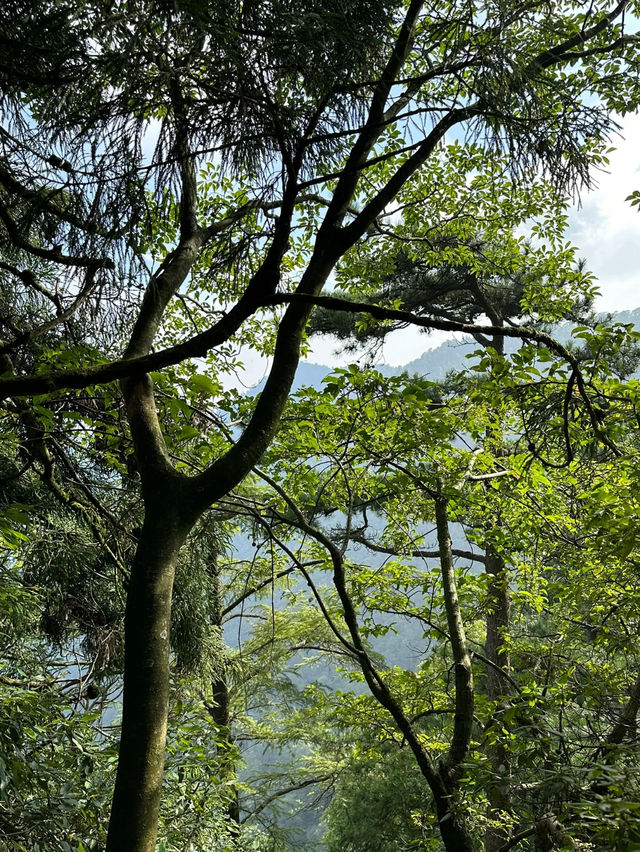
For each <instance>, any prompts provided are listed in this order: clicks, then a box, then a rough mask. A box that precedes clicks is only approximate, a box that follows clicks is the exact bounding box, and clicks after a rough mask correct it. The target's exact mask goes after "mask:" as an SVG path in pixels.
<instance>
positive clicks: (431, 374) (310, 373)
mask: <svg viewBox="0 0 640 852" xmlns="http://www.w3.org/2000/svg"><path fill="white" fill-rule="evenodd" d="M601 317H602V321H603V322H604V321H607V322H611V323H624V324H627V323H632V324H633V325H634V326H636V328H638V329H640V308H636V309H635V310H633V311H617V312H616V313H612V314H602V315H601ZM576 325H577V323H574V322H562V323H558V324H557V325H555V326H553V327H552V328H551V329H550V333H551V334H552V335H553V337H555V338H556V339H557V340H558V341H559V342H560V343H567V341H569V340H570V339H571V332H572V330H573V329H574V328H575V327H576ZM428 339H429V338H428V336H425V343H426V342H427V341H428ZM516 346H517V343H516V341H507V347H506V348H507V351H509V350H511V351H513V350H514V349H515V348H516ZM336 348H337V349H338V348H339V343H338V342H336ZM479 348H480V344H479V343H477V342H476V341H475V340H473V338H471V337H462V338H460V339H458V340H454V339H452V340H450V341H447V342H445V343H442V344H441V345H440V346H437V347H435V348H433V349H426V350H425V352H423V354H422V355H421V356H420V357H419V358H416V359H414V360H413V361H410V362H409V363H408V364H404V365H401V366H397V367H392V366H389V365H388V364H373V366H374V367H375V369H377V370H379V371H380V372H381V373H382V374H383V375H384V376H399V375H401V374H402V373H409V374H413V373H415V374H417V375H421V376H426V377H427V378H429V379H431V380H432V381H440V380H441V379H443V378H444V377H445V376H446V374H447V373H448V372H449V371H450V370H462V369H464V368H465V366H469V361H470V360H471V359H470V358H469V356H470V355H472V354H473V352H475V350H476V349H479ZM349 361H351V363H362V364H363V365H364V364H365V362H366V356H365V355H364V354H361V353H354V354H353V355H352V356H351V357H349V355H348V354H346V355H345V363H349ZM332 371H333V368H332V367H327V366H325V365H324V364H314V363H312V362H308V361H302V362H301V363H300V366H299V367H298V371H297V373H296V378H295V381H294V384H293V390H294V391H296V390H299V389H300V388H302V387H306V386H309V385H310V386H312V387H320V385H321V384H322V380H323V379H324V378H325V376H328V375H329V373H331V372H332ZM262 385H263V382H261V383H260V384H259V385H258V386H257V388H256V390H262Z"/></svg>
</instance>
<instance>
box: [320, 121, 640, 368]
mask: <svg viewBox="0 0 640 852" xmlns="http://www.w3.org/2000/svg"><path fill="white" fill-rule="evenodd" d="M618 124H620V125H621V132H620V136H618V137H616V138H615V139H613V140H612V143H611V144H612V146H615V148H616V150H615V151H614V152H613V153H612V154H611V155H610V157H609V166H608V168H607V170H606V171H600V172H594V174H593V179H594V183H595V187H594V189H593V190H591V191H590V192H582V193H581V197H580V199H579V202H577V203H576V204H574V206H573V207H572V208H571V211H570V215H569V229H568V232H567V239H568V240H570V241H571V242H572V243H573V244H574V245H575V246H577V248H578V249H579V256H580V257H583V258H585V259H586V261H587V266H588V268H589V269H590V270H591V271H592V272H593V273H594V274H595V276H596V278H597V280H598V286H599V289H600V292H601V295H600V296H599V297H598V299H597V300H596V304H595V307H596V309H597V310H600V311H624V310H633V309H635V308H639V307H640V211H638V209H637V208H632V207H631V205H630V204H629V202H628V201H626V200H625V199H626V197H627V196H628V195H629V194H630V193H631V192H632V191H633V190H634V189H640V144H639V143H640V115H628V116H626V117H624V118H619V119H618ZM451 338H452V335H451V334H447V333H446V332H431V333H429V334H428V335H426V334H424V333H422V332H420V331H419V329H417V328H407V329H402V330H400V331H397V332H395V333H394V334H393V335H389V337H388V338H387V342H386V344H385V346H384V349H383V351H382V352H381V353H380V359H381V360H383V361H384V362H385V363H387V364H392V365H394V366H396V365H402V364H407V363H409V362H410V361H412V360H414V359H416V358H419V357H420V355H422V353H423V352H424V351H425V350H427V349H432V348H434V347H436V346H440V344H441V343H443V342H444V341H445V340H450V339H451ZM335 350H336V343H335V342H334V341H332V340H331V339H329V338H321V339H318V340H317V341H314V343H313V349H312V351H311V352H310V353H309V355H308V356H307V357H306V358H305V360H306V361H312V362H315V363H318V364H327V365H330V366H338V365H339V364H342V363H344V361H345V358H344V356H340V355H337V354H335Z"/></svg>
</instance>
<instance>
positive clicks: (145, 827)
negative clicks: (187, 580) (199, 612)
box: [106, 488, 192, 852]
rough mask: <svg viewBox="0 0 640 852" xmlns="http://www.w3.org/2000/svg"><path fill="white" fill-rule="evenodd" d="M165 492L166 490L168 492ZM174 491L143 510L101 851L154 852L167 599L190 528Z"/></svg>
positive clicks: (165, 697) (165, 700)
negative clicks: (112, 784) (116, 754)
mask: <svg viewBox="0 0 640 852" xmlns="http://www.w3.org/2000/svg"><path fill="white" fill-rule="evenodd" d="M169 492H171V493H169ZM180 502H181V501H180V500H179V499H177V495H176V493H175V489H173V488H171V489H170V488H164V489H163V490H162V493H159V494H157V499H154V500H153V505H152V506H147V511H146V516H145V521H144V525H143V528H142V532H141V535H140V541H139V543H138V549H137V551H136V555H135V558H134V561H133V566H132V569H131V580H130V584H129V589H128V593H127V605H126V611H125V662H124V689H123V699H122V732H121V739H120V757H119V761H118V771H117V775H116V785H115V792H114V798H113V804H112V808H111V819H110V822H109V833H108V837H107V847H106V852H155V848H156V837H157V832H158V812H159V807H160V792H161V787H162V776H163V770H164V756H165V745H166V735H167V713H168V704H169V634H170V627H171V594H172V590H173V578H174V572H175V564H176V559H177V556H178V552H179V550H180V548H181V546H182V544H183V543H184V541H185V539H186V537H187V535H188V534H189V531H190V529H191V526H192V523H191V522H190V521H187V520H185V519H184V518H181V517H180V516H179V515H178V511H177V509H176V504H179V503H180Z"/></svg>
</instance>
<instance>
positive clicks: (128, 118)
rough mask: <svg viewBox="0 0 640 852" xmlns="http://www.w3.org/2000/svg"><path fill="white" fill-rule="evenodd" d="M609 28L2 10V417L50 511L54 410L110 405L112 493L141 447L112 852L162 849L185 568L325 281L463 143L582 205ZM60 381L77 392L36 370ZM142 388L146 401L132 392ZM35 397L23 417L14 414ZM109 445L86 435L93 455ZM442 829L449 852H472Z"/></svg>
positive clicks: (401, 18) (529, 21) (66, 427)
mask: <svg viewBox="0 0 640 852" xmlns="http://www.w3.org/2000/svg"><path fill="white" fill-rule="evenodd" d="M628 11H630V12H634V11H637V8H636V5H635V4H633V3H627V2H620V3H618V4H617V5H615V6H613V7H612V8H608V7H606V6H605V4H601V3H596V4H592V5H591V6H590V7H589V8H588V10H585V9H584V8H583V6H582V4H580V3H575V4H571V3H569V4H566V6H565V7H563V8H562V9H555V8H550V7H549V4H548V3H544V2H532V3H529V4H527V5H526V6H525V7H522V5H521V4H517V5H516V4H511V5H510V4H506V5H505V4H504V3H499V4H495V6H494V5H491V6H489V7H487V8H486V9H485V10H483V14H482V17H481V18H480V19H479V18H478V17H477V15H476V10H475V7H474V6H473V5H472V4H471V5H470V4H468V3H466V2H465V3H451V4H432V5H427V4H424V3H422V2H418V0H411V2H409V3H407V4H402V3H392V2H388V3H385V2H381V1H380V0H379V1H378V2H375V0H362V2H360V3H355V4H350V5H349V7H348V9H346V8H345V7H344V5H343V4H342V3H339V2H336V3H335V5H330V6H327V4H326V3H322V4H318V5H317V6H314V5H313V4H312V6H311V7H310V6H309V4H308V3H306V4H304V6H303V5H302V4H298V3H296V2H291V3H281V2H273V3H269V4H253V3H246V4H244V5H243V6H241V7H239V8H238V7H237V6H235V5H230V4H227V3H224V2H210V3H206V2H203V3H198V4H183V3H176V4H171V5H169V4H164V3H162V2H148V3H143V4H140V5H137V6H135V7H134V6H132V5H131V4H127V3H124V2H123V3H121V4H118V5H117V6H115V7H113V8H110V9H109V10H107V9H105V7H104V6H103V4H99V3H93V2H91V0H87V2H83V3H81V4H77V3H76V4H70V5H68V6H67V5H64V4H62V5H60V4H55V5H49V4H47V3H41V4H38V5H37V7H36V8H35V10H34V9H33V8H32V7H31V6H29V7H28V8H22V6H21V4H19V3H18V4H15V5H12V6H10V7H7V8H5V9H3V12H2V19H3V20H2V23H3V36H2V38H3V43H4V46H5V48H6V51H5V56H6V58H5V59H4V60H3V63H2V69H1V73H2V90H3V102H2V103H3V115H4V125H3V130H2V144H3V152H2V162H1V164H0V165H1V169H0V185H1V187H2V189H1V198H0V202H1V203H0V220H1V222H2V231H1V239H2V255H3V256H2V274H3V285H4V286H5V288H6V291H7V292H12V294H13V295H14V298H13V300H12V307H11V309H10V310H8V311H7V313H6V316H4V317H3V326H4V332H3V334H4V340H3V364H4V367H5V372H6V373H8V374H12V375H7V377H6V378H5V379H4V380H3V381H2V384H1V385H0V386H1V388H2V394H3V397H4V398H5V399H8V400H9V403H8V406H9V407H8V411H9V412H10V415H11V417H12V419H13V421H14V427H15V428H14V431H15V434H16V435H17V436H18V437H17V441H18V442H19V443H20V445H21V447H22V448H23V451H24V452H25V453H26V454H28V455H29V458H30V464H33V466H34V467H35V468H36V469H38V470H39V471H40V472H41V475H42V478H43V481H45V482H48V483H49V484H50V485H53V483H55V481H56V480H55V474H56V472H57V473H58V475H60V462H59V461H58V460H57V459H56V458H55V454H52V447H53V446H54V445H53V441H54V440H56V438H57V437H58V435H60V434H62V435H65V436H68V435H69V433H70V430H71V426H70V423H72V422H73V421H74V419H76V418H77V415H78V405H77V398H76V396H75V395H74V393H73V391H78V390H80V389H87V388H96V386H103V385H106V384H107V383H109V382H113V381H116V380H119V381H121V392H122V398H123V400H124V408H125V410H126V416H127V424H128V425H127V427H126V429H124V430H123V431H121V432H120V431H119V430H121V429H122V426H121V423H120V419H119V417H118V418H113V419H112V422H110V424H109V428H105V429H104V431H105V432H106V433H107V435H106V441H107V449H108V450H109V452H110V453H111V455H110V456H108V455H107V450H105V449H100V450H99V451H100V452H101V453H103V454H104V455H103V456H102V458H103V459H104V460H105V466H106V468H107V469H108V470H109V471H110V473H109V474H108V476H109V475H115V476H123V475H124V472H123V470H122V468H121V464H122V460H121V459H114V455H116V453H114V444H115V445H118V444H120V446H121V447H128V446H131V447H132V450H133V456H134V457H135V471H136V473H137V475H138V476H139V480H140V493H141V495H142V502H143V510H144V518H143V521H142V525H141V528H140V529H139V531H138V532H136V536H135V537H136V539H137V543H136V553H135V556H134V557H133V560H132V562H131V565H130V573H129V576H128V578H127V579H126V581H125V582H126V587H127V589H126V591H127V603H126V615H125V650H124V654H125V662H124V699H123V700H124V709H123V721H122V733H121V744H120V754H119V763H118V772H117V778H116V787H115V793H114V800H113V805H112V811H111V820H110V828H109V839H108V843H107V848H108V849H109V850H115V849H118V850H123V849H127V850H129V849H130V850H136V852H138V850H139V852H142V850H151V849H153V848H154V846H155V838H156V825H157V814H158V806H159V798H160V789H161V783H162V774H163V762H164V748H165V738H166V725H167V707H168V683H169V647H170V620H171V597H172V588H173V579H174V571H175V566H176V561H177V558H178V553H179V552H180V549H181V548H182V546H183V544H184V542H185V541H186V539H187V537H188V536H189V533H190V532H191V530H192V529H193V528H194V526H195V525H196V523H197V522H198V521H199V519H200V518H202V517H203V516H204V515H206V514H207V513H208V511H209V509H210V507H211V506H212V505H213V504H215V503H216V501H218V500H219V499H220V498H222V497H224V496H225V495H226V494H228V493H229V492H230V490H231V489H233V488H234V487H235V486H236V485H237V484H238V483H239V482H240V481H241V480H242V479H243V478H244V477H245V476H247V474H248V473H249V472H250V471H251V470H252V468H253V467H254V465H255V464H256V463H257V462H258V460H259V458H260V457H261V455H262V454H263V453H264V451H265V450H266V448H267V447H268V446H269V443H270V442H271V440H272V439H273V437H274V435H275V433H276V430H277V427H278V423H279V420H280V416H281V414H282V410H283V407H284V405H285V403H286V400H287V397H288V394H289V389H290V386H291V382H292V380H293V376H294V373H295V369H296V365H297V362H298V358H299V353H300V346H301V343H302V341H303V337H304V329H305V325H306V323H307V320H308V318H309V315H310V313H311V310H312V307H313V305H314V304H315V303H317V302H318V301H319V299H318V297H319V294H320V293H321V291H322V290H323V288H324V287H325V285H326V283H327V281H328V279H329V276H330V275H331V273H332V271H333V269H334V267H335V266H336V264H338V263H339V262H340V261H341V259H342V258H348V257H350V255H351V254H353V253H356V254H357V252H358V247H359V246H360V245H361V244H362V242H363V241H364V242H365V243H366V241H367V240H368V239H375V236H374V234H373V232H374V231H375V230H376V228H377V227H378V224H379V222H380V221H383V220H384V218H385V217H386V216H388V212H389V205H390V204H391V202H392V201H393V200H394V198H396V197H401V196H402V194H403V193H404V194H405V195H406V196H408V195H410V194H411V187H414V189H415V194H414V196H413V198H412V199H411V201H410V203H411V204H412V205H417V204H420V203H422V202H423V201H424V200H425V198H426V197H427V196H428V195H429V194H430V193H431V192H432V191H433V190H434V188H435V187H438V186H439V185H440V183H439V182H440V181H441V180H442V178H441V176H440V175H439V174H438V168H437V166H438V164H439V163H440V162H442V161H443V159H444V161H445V162H446V151H445V152H444V153H443V151H442V149H441V144H442V141H443V140H444V138H445V135H446V134H448V133H451V132H452V131H453V130H454V129H455V128H458V131H457V132H459V133H460V134H462V135H465V136H466V137H467V138H471V137H473V138H475V139H476V140H477V142H478V144H480V145H481V147H482V150H483V151H484V153H485V155H486V156H487V157H488V158H491V157H492V156H493V155H494V154H495V152H496V151H502V152H503V153H506V155H507V166H508V168H509V169H510V170H511V173H512V174H513V176H514V179H516V180H518V181H521V182H523V183H526V181H527V180H528V179H529V177H530V176H531V175H535V174H536V172H537V171H538V170H543V171H545V172H546V173H547V174H549V175H550V176H551V177H552V179H553V181H554V182H555V183H556V184H557V185H558V186H561V187H569V186H574V185H575V184H576V183H577V182H580V181H586V180H588V176H589V167H590V165H591V164H592V163H593V162H597V161H598V157H599V156H600V155H599V153H598V146H599V145H601V143H602V142H603V140H604V139H605V138H606V135H607V132H608V131H609V129H611V128H612V126H613V123H612V119H611V115H610V113H611V110H612V109H614V108H615V109H618V110H619V111H622V110H624V109H625V108H629V107H630V106H632V105H633V104H634V103H635V101H636V94H637V93H636V92H635V91H634V89H633V82H632V75H630V74H628V73H627V72H628V69H629V67H635V66H634V65H633V63H634V62H635V55H636V39H635V36H634V35H632V34H629V33H628V32H627V30H626V24H625V12H628ZM60 86H64V87H65V97H64V98H60V97H59V87H60ZM154 135H155V137H156V140H157V141H156V142H155V149H154V153H153V155H152V156H150V157H149V156H147V155H146V151H147V149H148V147H149V145H150V144H152V143H151V139H152V137H153V136H154ZM208 160H209V161H212V162H213V163H214V165H212V166H207V165H206V163H207V161H208ZM428 164H431V165H432V166H434V168H433V170H432V171H431V177H430V181H429V182H428V183H427V184H423V183H421V181H420V177H421V176H422V175H423V174H425V175H428V174H429V173H430V171H429V169H428V168H427V169H426V171H423V170H424V169H425V167H426V166H427V165H428ZM404 203H409V200H408V198H407V199H406V200H405V201H403V204H404ZM278 305H286V309H285V310H284V311H283V312H278V311H275V312H274V308H275V307H276V306H278ZM265 310H267V311H269V312H272V313H273V316H274V320H273V321H270V322H265V321H264V311H265ZM431 324H432V325H434V326H435V325H436V323H433V322H432V323H431ZM237 334H240V335H241V338H240V339H242V340H243V342H248V343H250V344H251V345H254V346H255V347H257V348H258V349H260V350H262V351H265V352H270V353H273V361H272V367H271V369H270V372H269V377H268V379H267V382H266V385H265V388H264V390H263V392H262V393H261V395H260V396H259V397H258V399H257V401H256V404H255V406H254V408H253V409H252V410H251V411H250V412H249V413H248V414H249V417H248V420H247V421H246V425H245V428H244V429H243V431H242V434H241V436H240V437H239V438H238V440H237V441H236V442H235V443H234V444H232V445H230V444H229V442H228V441H227V439H226V437H225V436H224V434H223V433H222V434H220V433H216V429H215V418H214V419H213V420H212V417H211V415H216V414H217V412H216V411H215V410H212V409H213V405H212V401H210V400H209V397H210V396H212V397H215V395H216V394H217V392H218V384H217V380H218V376H217V374H216V372H217V371H222V370H224V364H225V359H227V358H229V357H230V356H231V355H232V350H231V349H230V348H229V344H230V342H231V341H233V340H234V335H237ZM120 353H121V354H120ZM63 357H64V359H66V363H67V364H69V363H70V366H69V368H68V369H66V370H56V369H54V368H52V364H53V365H56V364H57V365H58V366H60V364H61V362H62V360H63ZM188 359H196V361H195V363H194V362H193V361H188ZM170 367H173V369H171V370H167V368H170ZM160 370H167V371H166V372H165V373H164V374H163V375H162V376H161V377H159V378H158V379H157V387H158V388H159V389H160V390H161V391H162V394H163V396H164V395H166V396H164V398H162V399H159V398H157V397H156V395H155V394H154V386H153V381H152V379H151V377H150V376H149V373H150V372H151V371H160ZM191 372H194V373H195V374H194V375H193V376H192V377H191V378H189V374H190V373H191ZM96 395H97V396H98V397H101V398H102V399H103V403H102V405H103V406H104V410H105V411H106V412H108V411H109V409H112V408H113V407H114V406H116V405H118V403H117V402H116V401H115V400H116V397H115V395H114V394H113V392H112V390H111V389H107V390H106V391H104V396H103V391H100V392H99V393H97V394H96ZM34 396H35V397H36V406H35V408H34V409H33V410H32V409H31V408H30V407H29V406H28V405H25V403H23V402H21V400H22V399H23V398H25V397H34ZM185 397H186V398H187V400H188V401H189V402H191V403H192V404H193V405H194V406H195V407H199V408H202V403H204V409H205V414H204V416H203V419H202V420H201V421H197V420H196V419H193V418H192V417H191V415H189V417H190V418H191V419H190V420H189V422H188V423H187V424H185V423H184V421H182V423H181V422H180V419H181V416H182V415H181V414H180V408H181V400H182V399H184V398H185ZM98 410H99V411H100V405H98ZM47 412H48V414H47ZM101 418H102V419H103V420H105V421H106V420H108V419H109V415H107V416H103V415H102V413H101V416H100V417H96V418H93V415H91V417H87V420H91V423H90V424H89V425H88V428H89V431H91V429H92V428H93V426H94V420H95V421H99V420H100V419H101ZM113 421H117V422H113ZM176 421H177V422H176ZM185 425H187V426H189V427H191V428H193V429H196V430H197V432H198V433H199V434H200V436H201V448H200V450H199V457H198V460H197V464H195V465H194V464H193V463H192V462H191V461H190V460H186V461H185V460H182V459H181V458H180V457H179V456H180V454H179V453H177V452H176V450H177V448H178V446H179V442H180V440H181V439H182V440H185V439H184V437H182V438H181V433H180V426H182V427H183V428H184V426H185ZM126 430H129V432H127V431H126ZM182 435H183V436H184V432H183V433H182ZM192 437H193V436H192ZM129 442H131V443H130V444H129ZM81 443H82V442H81ZM92 448H93V449H98V448H99V447H98V448H97V447H96V442H94V444H93V447H92ZM87 449H88V447H87V446H78V445H77V444H74V445H73V451H71V450H68V451H67V453H66V458H67V460H68V461H69V463H70V466H71V468H70V469H67V472H66V473H65V474H64V475H65V476H66V477H68V480H69V482H70V483H72V484H73V488H72V489H70V492H65V493H66V496H67V498H68V501H67V502H68V504H69V506H70V507H71V506H76V504H77V505H78V506H80V507H82V508H81V509H80V510H81V511H83V512H85V514H86V515H87V516H88V517H90V518H91V519H92V523H93V525H94V527H95V526H96V522H95V520H93V519H94V518H95V517H98V518H102V519H104V517H105V513H104V511H103V508H102V507H101V506H100V505H96V502H95V500H94V497H95V493H94V492H93V491H91V489H89V492H90V493H87V488H86V487H83V484H82V475H81V472H82V470H83V465H86V462H84V461H83V460H84V459H85V458H86V452H87ZM126 455H127V458H130V456H131V454H130V453H129V452H128V450H127V454H126ZM176 456H178V457H177V458H176ZM133 467H134V463H133V460H131V463H130V468H131V471H133ZM78 480H80V482H78ZM85 485H86V483H85ZM53 487H54V488H55V485H53ZM99 502H100V501H99V500H98V503H99ZM450 813H452V812H451V811H449V810H446V811H445V812H443V813H442V814H441V817H442V820H441V826H442V827H443V829H444V830H445V833H446V834H448V835H449V838H448V839H447V840H446V844H447V847H448V848H450V849H454V848H455V849H464V848H468V841H467V840H466V839H464V838H461V837H459V836H457V835H456V830H457V829H456V821H455V819H453V818H451V819H449V818H447V820H444V816H445V815H447V814H450Z"/></svg>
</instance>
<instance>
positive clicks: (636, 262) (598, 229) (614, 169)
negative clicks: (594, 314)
mask: <svg viewBox="0 0 640 852" xmlns="http://www.w3.org/2000/svg"><path fill="white" fill-rule="evenodd" d="M619 123H620V124H621V126H622V130H621V137H618V138H616V139H614V140H613V142H612V144H613V145H615V147H616V150H615V151H614V152H613V153H612V154H611V155H610V160H609V167H608V169H607V172H604V173H602V172H601V173H598V174H596V176H595V177H596V182H597V187H596V188H595V189H594V190H592V191H591V192H589V193H587V194H584V195H583V197H582V206H581V207H578V206H576V207H574V208H572V210H571V215H570V227H569V233H568V237H569V239H571V241H572V242H573V243H574V244H575V245H577V246H578V247H579V249H580V254H581V256H583V257H584V258H586V261H587V266H588V268H589V269H591V271H592V272H593V273H594V274H595V275H596V277H597V279H598V286H599V289H600V292H601V296H600V297H599V298H598V300H597V302H596V307H597V308H598V309H599V310H605V311H619V310H628V309H633V308H637V307H640V212H638V210H637V209H634V208H632V207H631V205H630V204H629V202H628V201H625V199H626V197H627V196H628V195H629V194H630V193H631V192H633V190H635V189H640V146H638V140H639V139H640V115H637V114H636V115H628V116H626V117H625V118H623V119H620V121H619Z"/></svg>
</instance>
